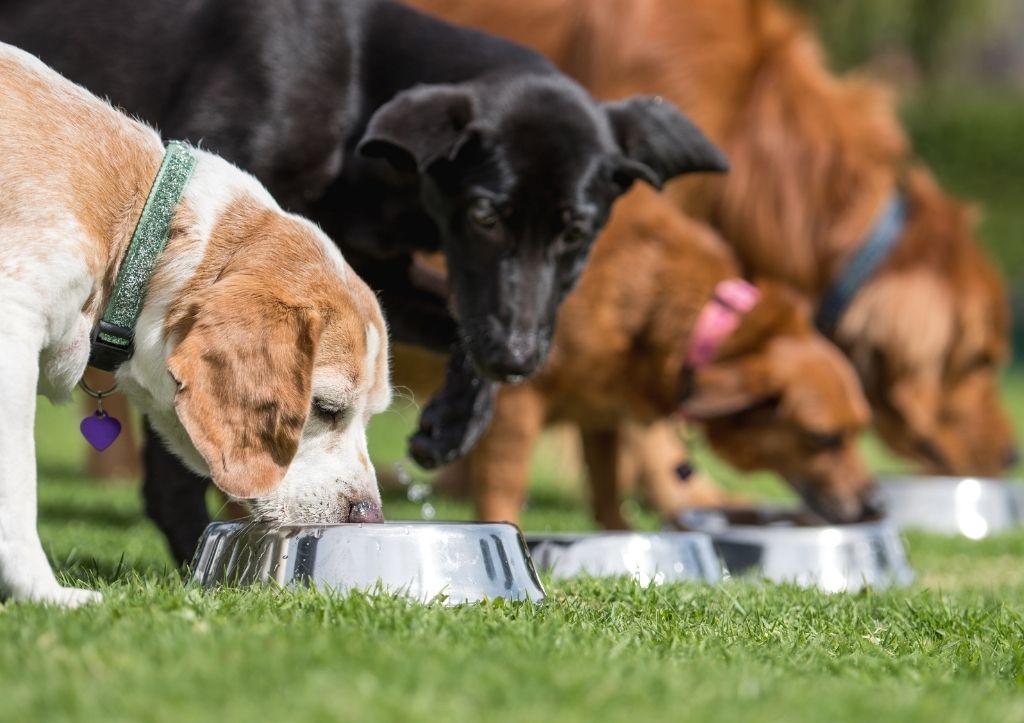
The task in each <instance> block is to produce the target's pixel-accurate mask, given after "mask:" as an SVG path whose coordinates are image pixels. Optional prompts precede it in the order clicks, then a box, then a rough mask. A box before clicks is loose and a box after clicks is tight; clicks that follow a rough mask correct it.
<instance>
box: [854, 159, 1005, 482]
mask: <svg viewBox="0 0 1024 723" xmlns="http://www.w3.org/2000/svg"><path fill="white" fill-rule="evenodd" d="M905 186H906V190H905V192H906V195H907V199H908V203H909V205H910V217H909V220H908V223H907V227H906V229H905V231H904V234H903V237H902V238H901V239H900V243H899V246H898V248H897V250H896V251H895V252H894V255H893V258H892V259H891V262H890V264H889V267H888V268H887V271H886V273H884V274H883V275H881V276H880V277H879V278H878V279H877V280H875V281H873V282H872V283H871V284H870V285H868V286H867V287H866V288H864V289H863V290H862V291H861V292H860V294H858V296H857V297H856V298H855V299H854V301H853V303H852V304H851V306H850V308H849V310H848V311H847V312H846V314H845V316H844V317H843V319H842V321H841V323H840V326H839V329H838V333H837V338H838V340H839V341H840V343H842V344H843V345H844V346H845V347H847V348H848V349H849V350H850V356H851V358H852V359H853V360H854V362H855V363H856V365H857V366H858V368H859V370H860V373H861V376H862V378H863V379H864V380H865V390H866V392H867V393H868V396H869V398H870V399H871V402H872V406H873V407H874V409H875V420H876V423H877V427H878V431H879V434H880V435H881V436H882V438H883V439H884V440H885V441H886V442H887V443H888V444H889V445H890V446H892V447H893V449H895V450H896V451H897V452H900V453H901V454H905V455H907V456H909V457H911V458H913V459H915V460H917V461H918V462H919V463H920V464H921V465H922V466H923V467H924V469H925V470H926V471H929V472H932V473H937V474H951V475H988V476H996V475H999V474H1002V473H1004V472H1005V471H1006V470H1007V469H1008V468H1011V467H1013V466H1015V465H1016V463H1017V461H1018V459H1017V447H1016V444H1015V441H1014V434H1013V428H1012V426H1011V424H1010V421H1009V418H1008V415H1007V413H1006V410H1005V407H1004V405H1003V402H1002V400H1001V398H1000V392H999V374H1000V371H1001V369H1002V367H1003V366H1004V365H1005V363H1006V360H1007V357H1008V355H1009V325H1010V322H1009V308H1008V302H1007V299H1006V292H1005V289H1004V287H1003V282H1002V279H1001V278H1000V276H999V274H998V273H997V272H996V270H995V269H994V268H993V266H992V264H991V263H990V262H989V260H988V259H987V258H986V257H985V255H984V254H983V253H982V251H981V250H980V244H979V243H978V241H977V240H976V239H975V238H974V234H973V230H972V226H973V218H972V217H973V215H974V214H973V213H972V212H971V210H970V209H969V208H968V207H966V206H965V205H964V204H962V203H959V202H957V201H955V200H954V199H952V198H950V197H949V196H947V195H945V194H944V193H943V192H942V191H941V189H940V188H939V187H938V185H937V184H935V182H934V181H933V180H932V178H931V177H930V176H929V175H928V174H927V173H926V172H924V171H923V170H920V169H918V170H914V171H912V172H911V173H910V174H909V176H908V178H907V181H906V183H905Z"/></svg>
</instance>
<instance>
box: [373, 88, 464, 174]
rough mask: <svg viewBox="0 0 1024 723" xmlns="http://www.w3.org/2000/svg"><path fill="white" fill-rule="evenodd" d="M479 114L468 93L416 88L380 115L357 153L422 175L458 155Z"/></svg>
mask: <svg viewBox="0 0 1024 723" xmlns="http://www.w3.org/2000/svg"><path fill="white" fill-rule="evenodd" d="M476 111H477V103H476V98H475V97H474V96H473V93H472V92H471V91H469V90H468V89H466V88H459V87H455V86H445V85H424V86H419V87H417V88H412V89H410V90H407V91H404V92H402V93H399V94H398V95H396V96H395V97H394V98H392V99H391V100H390V101H388V102H387V103H385V104H384V105H382V106H381V107H380V108H378V109H377V112H376V113H374V114H373V116H372V117H371V118H370V123H369V125H368V126H367V128H366V132H365V133H364V134H363V138H362V140H360V142H359V147H358V149H357V150H358V152H359V153H360V154H361V155H363V156H366V157H367V158H384V159H386V160H387V161H388V162H390V163H391V164H392V165H393V166H394V167H395V168H396V169H398V170H402V171H419V172H421V173H422V172H423V171H425V170H426V169H427V168H428V167H429V166H430V164H432V163H434V162H435V161H437V160H440V159H441V158H453V157H454V156H455V154H456V153H458V151H459V149H460V148H461V147H462V144H463V143H465V141H466V140H467V138H468V137H469V132H468V127H469V124H470V123H471V122H472V121H473V120H474V118H475V117H476Z"/></svg>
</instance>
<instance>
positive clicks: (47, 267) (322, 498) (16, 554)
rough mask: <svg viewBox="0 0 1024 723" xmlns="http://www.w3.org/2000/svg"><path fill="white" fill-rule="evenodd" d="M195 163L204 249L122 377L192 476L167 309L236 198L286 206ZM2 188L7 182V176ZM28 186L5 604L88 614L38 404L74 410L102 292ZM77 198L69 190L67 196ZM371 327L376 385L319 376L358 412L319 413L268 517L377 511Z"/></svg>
mask: <svg viewBox="0 0 1024 723" xmlns="http://www.w3.org/2000/svg"><path fill="white" fill-rule="evenodd" d="M5 53H6V54H8V56H9V55H10V54H12V53H13V55H14V57H15V59H16V60H18V61H19V62H21V61H22V60H23V61H24V63H23V64H24V67H25V70H26V72H33V73H37V74H38V75H39V76H40V77H42V78H43V79H44V80H46V81H47V82H52V83H60V84H63V85H64V86H67V87H68V88H69V89H70V90H69V91H68V92H78V93H80V94H84V91H81V90H80V89H77V88H75V87H74V86H71V84H70V83H68V82H67V81H65V80H63V79H62V78H60V77H59V76H57V75H56V74H55V73H53V72H52V71H50V70H49V69H47V68H45V66H42V65H41V64H40V63H39V62H38V61H37V60H35V59H32V58H30V57H29V56H27V55H25V54H24V53H21V52H20V51H16V50H14V51H12V50H11V49H9V48H8V47H5V46H3V45H2V44H0V57H3V54H5ZM22 56H23V57H22ZM0 90H2V88H0ZM2 101H3V96H2V94H0V103H2ZM125 122H126V123H127V122H128V121H127V120H126V121H125ZM154 139H156V136H155V134H154ZM197 157H198V164H197V167H196V170H195V172H194V175H193V178H192V180H191V181H190V183H189V185H188V187H187V189H186V192H185V199H184V203H187V204H188V206H189V208H190V210H191V211H192V212H193V214H194V215H195V218H196V222H195V228H192V229H190V234H189V235H190V237H192V238H193V239H198V243H194V244H193V245H192V246H191V247H190V251H189V252H188V253H179V254H177V255H173V256H172V257H168V256H165V257H164V258H162V259H161V262H160V264H159V265H158V268H157V272H156V273H155V274H154V277H153V279H154V282H155V281H156V280H157V279H160V280H162V281H161V282H160V283H153V284H151V286H150V289H149V292H148V294H147V296H146V299H145V303H144V306H143V309H142V314H141V316H140V318H139V321H138V324H137V327H136V337H135V355H134V356H133V358H132V359H131V360H130V361H129V362H127V363H126V364H124V365H123V366H122V367H121V368H120V369H119V370H118V374H117V378H118V382H119V384H120V385H121V387H122V389H123V390H124V391H125V392H126V393H127V394H128V396H129V398H130V399H131V400H132V402H133V403H134V404H135V405H136V406H138V407H139V408H140V409H141V410H142V411H143V412H145V413H146V414H147V415H149V418H150V420H151V422H152V424H153V426H154V427H155V428H156V430H157V431H158V432H159V433H160V435H161V436H162V437H163V439H164V441H165V443H167V445H168V447H169V449H171V450H172V451H173V452H174V453H176V454H177V455H179V456H180V457H181V458H182V459H183V460H184V461H185V463H186V464H187V465H188V466H190V467H191V468H192V469H194V470H196V471H197V472H199V473H202V474H208V473H209V470H208V467H207V465H206V464H205V462H204V461H203V459H202V457H201V456H200V455H199V454H198V452H197V451H196V449H195V447H194V446H193V444H192V442H191V440H190V439H189V437H188V434H187V433H186V432H185V429H184V427H183V426H182V424H181V422H180V421H179V420H178V417H177V415H176V413H175V411H174V401H175V392H176V385H175V382H174V380H173V379H172V378H171V376H170V374H169V373H168V371H167V359H168V357H169V356H170V354H171V352H172V351H173V346H174V344H175V343H176V342H177V340H175V339H167V338H165V335H164V325H165V324H164V322H165V318H166V315H167V311H168V307H169V305H170V304H171V302H172V301H173V300H174V299H175V298H176V296H177V295H178V294H179V293H180V292H181V290H182V288H183V287H184V286H185V284H186V283H187V282H188V280H189V279H190V278H191V276H192V275H193V274H194V273H195V270H196V268H197V266H198V265H199V263H200V261H201V259H202V257H203V253H204V251H205V248H206V242H207V240H208V239H209V237H210V235H211V232H212V230H213V227H214V224H215V222H216V219H217V218H218V217H219V216H220V215H221V213H222V212H223V210H224V209H225V208H226V207H227V205H228V204H229V203H230V202H231V201H232V200H233V199H235V198H238V197H239V196H240V195H243V194H244V195H246V196H249V197H255V198H257V199H259V200H261V201H262V202H264V203H265V204H266V205H267V206H269V207H271V208H274V209H277V208H278V207H277V205H276V203H274V201H273V200H272V199H271V197H270V196H269V194H268V193H267V192H266V191H265V190H264V189H263V187H262V186H261V185H260V184H259V183H258V182H257V181H256V180H255V179H254V178H252V177H251V176H249V175H247V174H245V173H243V172H241V171H240V170H238V169H237V168H235V167H234V166H232V165H230V164H228V163H227V162H225V161H223V160H221V159H220V158H218V157H216V156H213V155H211V154H208V153H205V152H202V151H197ZM0 160H2V159H0ZM0 177H4V173H3V169H2V167H0ZM19 180H22V181H23V180H25V179H11V178H10V177H9V176H7V177H4V184H5V194H4V196H3V197H0V303H2V305H3V309H4V323H3V324H2V325H0V348H2V349H3V368H2V373H0V399H2V400H3V406H4V413H3V414H0V458H2V459H3V460H4V464H3V466H2V467H0V596H4V597H7V598H9V599H13V600H34V601H42V602H46V603H51V604H57V605H63V606H76V605H79V604H82V603H86V602H91V601H94V600H97V599H99V595H98V593H95V592H92V591H89V590H81V589H74V588H66V587H62V586H61V585H60V584H59V583H58V582H57V580H56V577H55V576H54V573H53V571H52V569H51V568H50V565H49V563H48V562H47V560H46V556H45V554H44V552H43V548H42V544H41V542H40V540H39V536H38V532H37V530H36V515H37V511H36V464H35V450H34V441H33V424H34V417H35V396H36V392H37V389H38V391H39V392H40V393H42V394H44V395H46V396H47V397H49V398H50V399H52V400H54V401H65V400H67V399H68V398H69V397H70V394H71V392H72V391H73V389H74V386H75V384H76V383H77V382H78V380H79V379H80V378H81V376H82V374H83V373H84V371H85V367H86V363H87V361H88V355H89V333H90V330H91V328H92V326H93V324H94V323H95V322H96V318H95V317H96V315H98V313H99V310H94V311H93V312H92V313H91V314H90V315H88V316H87V315H86V313H85V312H84V311H83V310H84V309H86V307H87V301H88V299H89V298H90V296H91V295H92V294H94V293H96V292H97V291H98V289H99V286H100V282H101V280H100V279H99V278H96V277H95V276H94V275H93V274H92V273H90V271H89V269H88V267H87V265H86V262H85V256H86V253H85V248H86V246H85V244H86V243H87V240H86V238H85V233H84V230H83V229H82V228H81V227H79V226H78V225H77V222H76V221H75V220H74V218H73V216H72V215H71V213H70V212H69V210H68V209H66V208H60V207H45V208H39V207H38V206H39V199H38V198H37V197H35V196H34V195H33V194H32V192H31V188H32V184H31V183H19ZM73 192H74V189H71V188H68V193H69V194H70V193H73ZM310 228H311V231H312V232H315V233H316V234H317V238H318V240H319V243H322V244H323V245H324V247H325V248H326V249H327V250H328V253H329V254H330V257H331V259H332V261H333V264H332V265H333V268H327V269H325V273H337V274H338V275H339V276H340V277H341V278H342V279H343V280H345V281H347V282H354V283H361V282H358V281H357V279H356V277H355V275H354V274H353V273H352V271H351V269H350V268H349V267H348V265H347V264H346V263H345V261H344V259H343V258H342V257H341V254H340V253H339V252H338V251H337V249H336V247H335V246H334V245H333V244H332V243H331V242H330V241H329V240H328V239H327V238H326V236H324V235H323V234H321V233H320V232H319V231H316V230H315V228H314V227H312V225H310ZM367 329H368V331H367V337H368V338H367V358H366V359H365V363H366V364H367V370H366V373H364V374H363V375H362V377H361V378H363V379H364V380H369V383H365V382H364V383H363V384H361V386H360V388H359V389H355V388H353V385H352V382H351V380H348V379H346V378H344V375H343V374H341V373H340V372H339V371H338V370H331V369H319V368H318V369H316V370H315V372H314V393H315V394H318V395H323V396H325V397H327V398H331V399H336V400H337V401H341V402H344V403H345V404H347V405H348V408H349V410H350V411H349V414H348V415H347V416H346V419H345V420H343V422H340V423H337V424H333V425H332V424H329V423H325V422H323V421H321V420H319V419H317V418H316V417H315V416H313V415H310V417H309V418H308V419H307V422H306V425H305V428H304V433H303V437H302V440H301V442H300V445H299V450H298V453H297V454H296V457H295V459H294V461H293V462H292V464H291V466H290V468H289V470H288V472H287V474H286V476H285V479H284V481H283V482H282V484H281V485H280V486H279V488H278V489H277V490H276V491H275V492H274V493H273V494H272V495H269V496H268V497H266V498H264V499H262V500H258V501H255V502H254V506H255V508H256V510H257V512H260V513H262V514H263V515H264V516H265V517H267V518H269V519H277V520H293V521H301V520H305V521H338V520H339V519H344V515H346V514H347V511H348V505H349V504H351V503H352V502H356V501H364V500H369V501H374V502H377V503H379V500H380V496H379V492H378V489H377V482H376V477H375V474H374V471H373V468H372V466H371V465H369V463H368V455H367V450H366V425H367V423H368V421H369V417H370V416H371V415H372V414H374V413H377V412H379V411H382V410H383V409H384V408H385V407H386V406H387V404H388V402H389V400H390V387H389V385H387V384H385V385H383V388H384V389H385V390H386V393H380V392H378V394H377V397H378V398H375V399H370V398H369V393H370V391H371V390H372V389H373V381H374V376H373V375H375V374H376V373H377V369H378V360H379V358H380V357H379V355H381V354H384V355H385V357H386V355H387V347H386V340H381V339H380V338H379V335H378V334H377V331H376V328H375V327H373V325H372V324H371V325H369V326H368V327H367Z"/></svg>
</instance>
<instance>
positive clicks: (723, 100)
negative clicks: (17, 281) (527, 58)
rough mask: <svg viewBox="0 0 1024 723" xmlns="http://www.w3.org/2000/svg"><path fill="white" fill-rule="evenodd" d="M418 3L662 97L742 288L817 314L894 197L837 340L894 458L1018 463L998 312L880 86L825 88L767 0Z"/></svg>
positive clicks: (958, 464) (581, 72) (683, 196)
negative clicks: (891, 218)
mask: <svg viewBox="0 0 1024 723" xmlns="http://www.w3.org/2000/svg"><path fill="white" fill-rule="evenodd" d="M414 4H416V5H418V6H420V7H422V8H424V9H426V10H429V11H431V12H435V13H438V14H440V15H442V16H444V17H446V18H448V19H449V20H454V21H456V22H463V23H466V24H469V25H474V26H477V27H481V28H484V29H487V30H490V31H492V32H496V33H499V34H504V35H506V36H508V37H512V38H513V39H516V40H519V41H521V42H524V43H527V44H530V45H532V46H534V47H535V48H537V49H539V50H541V51H542V52H544V53H546V54H547V55H548V56H549V57H551V58H552V59H553V60H554V61H555V62H556V63H557V64H558V65H560V66H561V67H562V68H563V69H564V70H566V71H567V72H568V73H570V74H571V75H574V76H575V77H576V78H577V79H578V80H581V81H582V82H584V84H586V85H588V86H589V88H590V90H591V91H593V92H594V93H595V94H596V95H597V96H599V97H604V98H614V97H620V96H622V95H625V94H635V93H657V94H661V95H663V96H665V97H666V98H667V99H668V100H671V101H673V102H675V103H676V104H678V105H679V106H680V107H682V108H684V109H685V110H686V111H687V112H688V113H689V114H690V115H691V116H693V117H694V118H695V119H696V121H697V122H698V123H699V124H700V125H701V127H702V128H704V129H705V130H706V131H707V132H708V133H709V135H710V136H711V138H712V139H713V140H715V141H716V142H718V143H719V144H720V145H721V147H723V148H724V149H725V150H726V152H727V154H728V155H729V157H730V160H731V164H732V172H731V173H730V174H729V175H728V176H727V177H724V178H721V179H713V180H705V179H697V180H687V181H683V182H680V183H677V184H674V185H673V186H672V187H671V188H670V193H671V194H672V195H673V198H675V200H676V201H677V202H678V203H679V204H680V206H681V207H682V208H684V209H685V210H686V211H687V212H689V213H690V214H692V215H694V216H695V217H697V218H700V219H704V220H707V221H709V222H710V223H712V225H714V226H715V227H716V228H718V229H719V230H720V231H721V232H722V233H723V235H724V236H725V238H726V240H727V241H728V243H729V244H730V245H732V246H733V248H734V249H735V250H736V252H737V254H738V256H739V259H740V262H741V265H742V268H743V269H744V271H745V272H746V273H747V274H749V275H754V276H757V277H768V278H773V279H777V280H780V281H783V282H786V283H787V284H790V285H792V286H794V287H795V288H797V289H799V290H800V291H802V292H803V293H804V294H805V295H806V297H807V298H808V299H810V300H811V301H812V303H814V305H815V306H817V305H818V304H819V303H820V302H821V299H822V297H823V296H824V295H825V294H826V293H827V290H828V289H829V288H830V287H831V286H832V285H833V284H834V283H835V282H836V281H837V279H839V278H840V277H841V276H842V275H843V274H844V269H846V268H848V265H849V264H850V259H851V258H852V257H853V256H854V255H855V254H856V252H857V250H858V249H860V248H862V247H863V246H864V245H865V240H866V239H868V238H869V237H870V236H871V234H872V229H873V227H874V226H875V225H876V223H877V219H878V218H879V215H880V209H882V208H884V207H885V206H886V204H887V203H888V202H889V199H891V198H893V196H894V194H902V197H903V198H904V199H905V202H906V205H907V208H908V210H909V215H908V218H907V220H906V223H905V224H904V225H903V227H902V232H901V233H899V234H898V236H897V237H896V238H895V239H894V240H895V243H894V244H893V248H892V250H891V252H890V253H889V254H888V256H887V257H885V259H884V261H883V262H882V263H881V265H880V266H879V267H878V268H877V269H875V270H874V273H873V274H872V275H870V277H869V278H868V279H867V280H866V281H865V282H864V283H862V284H861V285H860V287H859V290H858V291H857V293H856V295H855V296H853V297H852V300H850V301H849V303H848V305H845V306H844V308H843V309H842V310H841V311H842V313H841V314H840V315H839V316H838V319H837V322H836V324H835V325H834V327H833V328H831V329H830V331H831V333H832V334H833V338H834V339H835V340H836V341H837V343H839V345H840V346H841V347H842V348H843V349H844V350H845V351H846V352H847V354H848V355H849V357H850V359H851V360H852V361H853V362H854V364H855V366H856V368H857V371H858V373H859V374H860V377H861V379H862V381H863V383H864V386H865V390H866V392H867V395H868V398H869V400H870V402H871V405H872V408H873V411H874V418H875V421H876V427H877V429H878V431H879V433H880V434H881V436H882V437H883V439H884V440H885V441H886V442H887V443H888V444H889V445H890V446H891V447H892V448H893V449H894V450H896V451H897V452H899V453H901V454H904V455H906V456H909V457H911V458H913V459H915V460H916V461H918V462H919V463H920V464H921V465H922V466H923V467H925V468H926V469H928V470H931V471H935V472H945V473H950V474H985V475H994V474H999V473H1000V472H1002V471H1003V470H1004V469H1006V468H1007V467H1008V466H1010V465H1012V464H1014V463H1015V462H1016V459H1017V453H1016V449H1015V445H1014V441H1013V433H1012V429H1011V427H1010V424H1009V421H1008V419H1007V415H1006V413H1005V412H1004V409H1003V407H1002V404H1001V402H1000V400H999V397H998V384H997V375H998V371H999V369H1000V367H1001V366H1002V365H1003V364H1004V362H1005V360H1006V357H1007V353H1008V344H1007V327H1008V312H1007V304H1006V299H1005V293H1004V290H1003V286H1002V282H1001V280H1000V278H999V276H998V274H997V273H996V271H995V270H994V269H993V268H992V266H991V264H990V262H989V261H988V259H987V258H986V257H985V256H984V254H983V253H982V252H981V250H980V248H979V246H978V244H977V243H976V241H975V239H974V238H973V235H972V224H971V213H970V212H969V210H968V209H967V208H966V207H965V206H964V205H962V204H961V203H959V202H957V201H955V200H954V199H952V198H950V197H949V196H947V195H946V194H944V193H943V192H942V190H941V189H940V188H939V187H938V185H937V184H936V183H935V182H934V181H933V180H932V179H931V177H930V176H929V174H928V173H927V171H925V170H924V169H922V168H920V167H913V166H911V165H910V156H909V148H908V143H907V141H906V138H905V136H904V133H903V131H902V129H901V128H900V125H899V122H898V120H897V118H896V114H895V113H894V111H893V108H892V104H891V102H890V99H889V95H888V93H887V92H886V91H885V89H884V88H881V87H880V86H879V85H877V84H876V83H872V82H869V81H867V80H864V79H848V78H836V77H835V76H833V75H832V74H830V73H829V72H828V70H827V68H826V67H825V64H824V62H823V59H822V52H821V49H820V47H819V44H818V42H817V40H816V39H815V37H814V35H813V34H812V33H811V32H810V31H809V30H808V28H807V26H806V24H805V23H804V22H803V20H802V19H801V18H800V17H799V16H797V15H795V14H794V13H792V12H791V11H789V10H786V9H784V8H783V7H782V6H781V5H779V4H778V3H776V2H772V1H771V0H685V1H684V0H602V1H601V2H592V1H591V0H523V2H518V3H506V2H504V0H474V2H472V3H466V2H461V1H460V0H415V3H414ZM627 268H628V267H627Z"/></svg>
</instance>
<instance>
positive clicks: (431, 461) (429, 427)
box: [409, 407, 479, 469]
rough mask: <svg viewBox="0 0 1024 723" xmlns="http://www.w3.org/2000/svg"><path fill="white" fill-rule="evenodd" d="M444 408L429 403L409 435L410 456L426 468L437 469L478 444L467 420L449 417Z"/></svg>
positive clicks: (476, 436)
mask: <svg viewBox="0 0 1024 723" xmlns="http://www.w3.org/2000/svg"><path fill="white" fill-rule="evenodd" d="M448 417H450V415H446V414H445V413H444V412H443V411H439V410H436V409H433V408H432V407H427V409H426V410H424V412H423V414H422V415H421V416H420V424H419V429H417V430H416V432H415V434H413V435H412V437H410V438H409V456H410V457H412V458H413V460H415V462H416V464H418V465H419V466H420V467H423V468H424V469H437V468H438V467H443V466H444V465H446V464H450V463H451V462H454V461H455V460H457V459H459V458H460V457H463V456H464V455H465V454H466V453H467V452H469V450H471V449H472V448H473V445H474V444H476V441H477V438H478V437H479V434H477V435H473V434H471V429H470V425H467V424H466V420H464V419H458V418H457V417H456V418H448Z"/></svg>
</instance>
